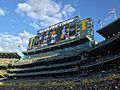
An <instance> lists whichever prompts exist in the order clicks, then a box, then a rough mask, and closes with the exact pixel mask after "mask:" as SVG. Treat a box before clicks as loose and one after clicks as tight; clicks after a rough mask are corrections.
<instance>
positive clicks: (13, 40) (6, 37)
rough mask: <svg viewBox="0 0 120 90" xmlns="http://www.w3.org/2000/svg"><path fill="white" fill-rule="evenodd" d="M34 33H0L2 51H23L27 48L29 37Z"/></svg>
mask: <svg viewBox="0 0 120 90" xmlns="http://www.w3.org/2000/svg"><path fill="white" fill-rule="evenodd" d="M31 36H32V34H30V33H28V32H26V31H24V32H23V33H19V35H18V36H15V35H12V34H4V33H0V42H1V43H0V51H1V52H2V51H4V52H21V51H24V50H26V49H27V45H28V42H29V38H30V37H31Z"/></svg>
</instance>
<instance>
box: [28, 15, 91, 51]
mask: <svg viewBox="0 0 120 90" xmlns="http://www.w3.org/2000/svg"><path fill="white" fill-rule="evenodd" d="M85 36H89V37H91V38H93V20H92V19H91V18H87V19H84V20H79V17H78V16H76V17H73V18H71V19H68V20H65V21H63V22H60V23H57V24H55V25H52V26H49V27H47V28H44V29H41V30H39V31H37V34H36V36H34V37H31V38H30V39H29V44H28V50H32V49H34V50H35V49H40V48H41V47H45V46H49V45H53V44H56V43H60V42H63V41H66V40H69V39H73V38H76V37H81V38H82V37H85Z"/></svg>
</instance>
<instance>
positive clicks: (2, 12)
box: [0, 8, 7, 16]
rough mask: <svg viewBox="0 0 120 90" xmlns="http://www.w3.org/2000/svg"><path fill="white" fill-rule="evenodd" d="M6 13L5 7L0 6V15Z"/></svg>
mask: <svg viewBox="0 0 120 90" xmlns="http://www.w3.org/2000/svg"><path fill="white" fill-rule="evenodd" d="M6 13H7V12H6V11H5V10H4V9H2V8H0V16H5V14H6Z"/></svg>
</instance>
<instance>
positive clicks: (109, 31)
mask: <svg viewBox="0 0 120 90" xmlns="http://www.w3.org/2000/svg"><path fill="white" fill-rule="evenodd" d="M119 31H120V18H118V19H116V20H115V21H113V22H111V23H110V24H108V25H106V26H105V27H103V28H101V29H99V30H97V33H99V34H100V35H102V36H103V37H104V38H109V37H111V36H113V34H117V33H118V32H119ZM108 36H109V37H108Z"/></svg>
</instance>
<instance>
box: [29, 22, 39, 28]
mask: <svg viewBox="0 0 120 90" xmlns="http://www.w3.org/2000/svg"><path fill="white" fill-rule="evenodd" d="M29 25H30V26H32V27H33V28H35V29H39V25H38V24H36V23H34V22H33V23H30V24H29Z"/></svg>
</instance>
